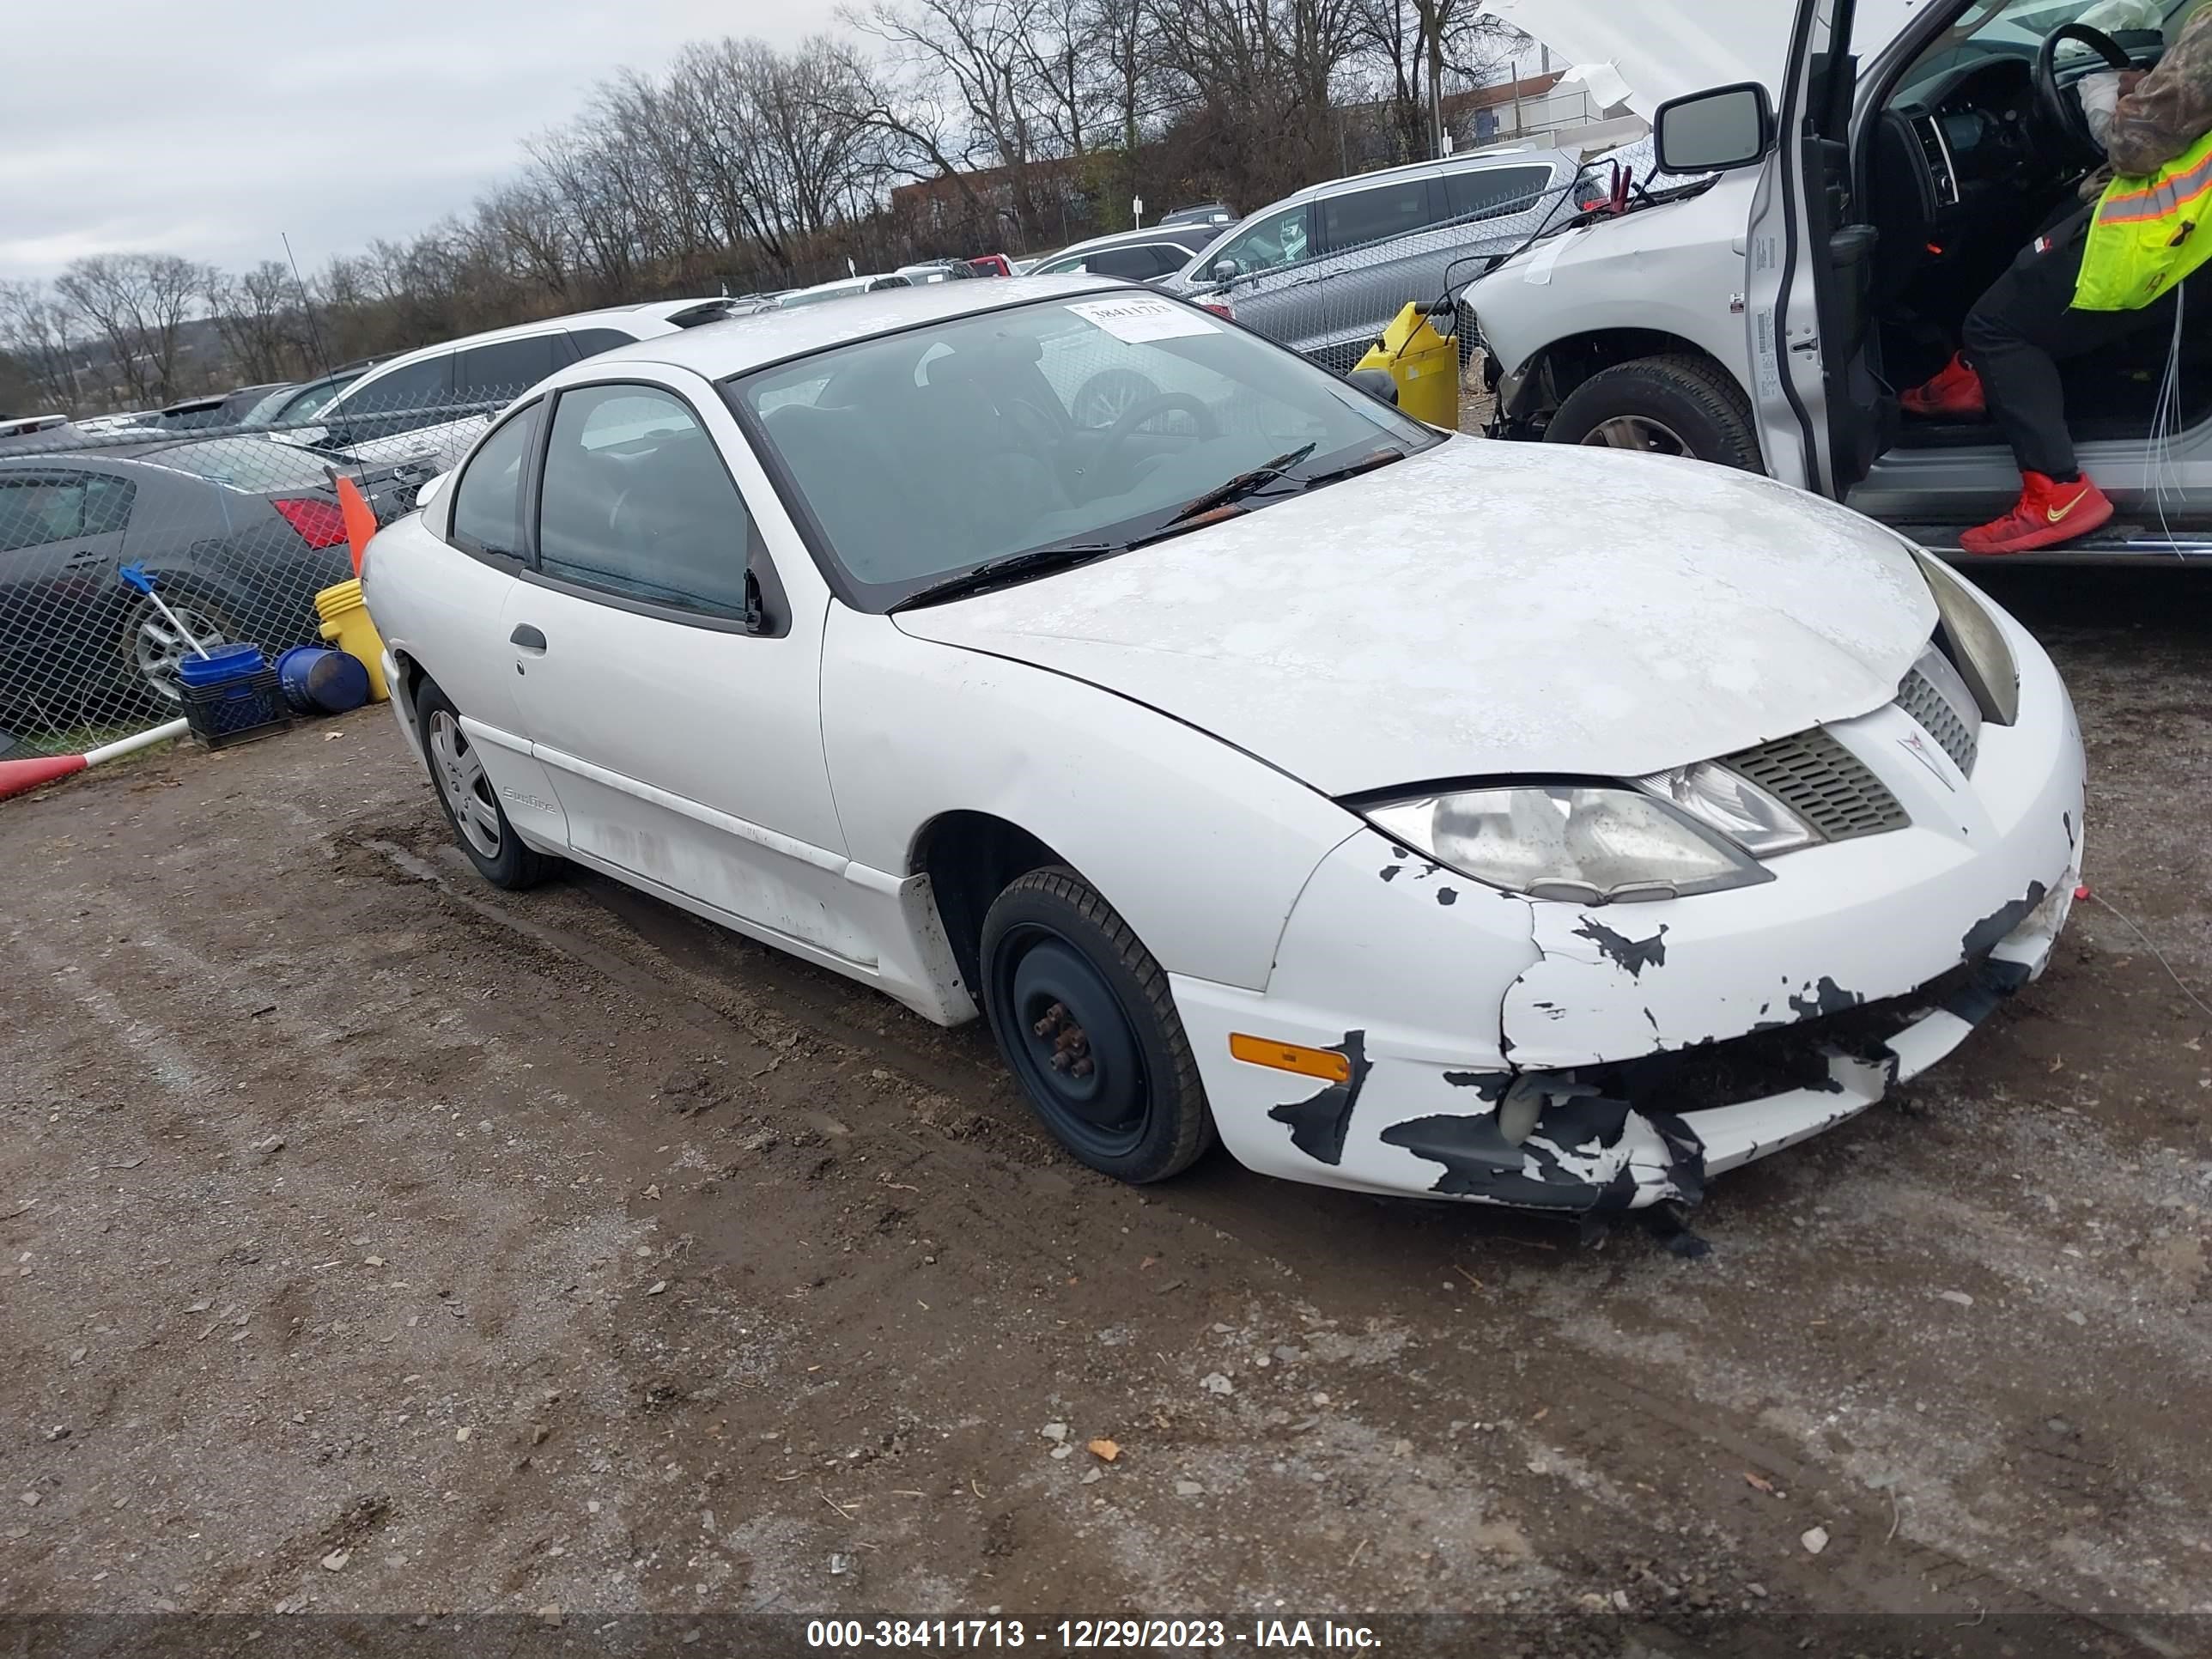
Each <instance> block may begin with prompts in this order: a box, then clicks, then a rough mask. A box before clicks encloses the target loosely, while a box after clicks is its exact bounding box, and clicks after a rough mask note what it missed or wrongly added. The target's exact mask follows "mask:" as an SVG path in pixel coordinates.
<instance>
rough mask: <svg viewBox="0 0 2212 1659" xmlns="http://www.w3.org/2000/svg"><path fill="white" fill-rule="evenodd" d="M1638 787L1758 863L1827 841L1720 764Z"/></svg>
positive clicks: (1679, 770)
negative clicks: (1822, 840)
mask: <svg viewBox="0 0 2212 1659" xmlns="http://www.w3.org/2000/svg"><path fill="white" fill-rule="evenodd" d="M1636 784H1637V787H1638V788H1639V789H1648V790H1650V792H1651V793H1653V794H1655V795H1656V796H1658V797H1659V798H1660V799H1662V800H1671V801H1673V802H1674V805H1677V806H1679V807H1680V808H1681V809H1682V810H1683V811H1685V812H1687V813H1688V814H1689V815H1690V816H1691V817H1693V818H1695V819H1697V820H1698V822H1699V823H1702V824H1704V825H1705V826H1706V827H1707V828H1708V829H1717V830H1719V831H1720V832H1721V834H1723V836H1727V837H1728V838H1729V841H1730V842H1734V843H1735V845H1736V846H1738V847H1741V848H1743V850H1744V851H1745V852H1747V853H1748V854H1751V855H1752V856H1753V858H1759V859H1771V858H1773V857H1775V856H1776V855H1777V854H1782V853H1794V852H1796V850H1797V849H1798V848H1801V847H1811V846H1814V844H1816V843H1817V842H1820V840H1821V838H1822V837H1821V836H1820V831H1819V830H1817V829H1814V828H1813V826H1812V825H1811V824H1809V823H1806V822H1805V820H1804V819H1802V818H1801V817H1798V816H1797V814H1796V813H1795V812H1793V811H1790V809H1789V808H1788V807H1786V806H1784V805H1783V804H1782V803H1781V802H1780V801H1779V800H1777V799H1775V798H1774V797H1773V796H1772V795H1771V794H1769V793H1767V792H1766V791H1765V790H1764V789H1762V788H1760V787H1759V786H1758V785H1757V784H1755V783H1753V781H1751V780H1750V779H1749V778H1747V777H1744V776H1742V775H1740V774H1738V773H1735V772H1732V771H1730V770H1729V769H1728V768H1727V767H1725V766H1723V765H1722V764H1721V763H1719V762H1717V761H1699V763H1697V764H1696V765H1694V766H1677V767H1675V768H1674V769H1672V770H1670V771H1666V772H1654V773H1652V774H1651V775H1650V776H1649V777H1643V778H1638V779H1637V780H1636Z"/></svg>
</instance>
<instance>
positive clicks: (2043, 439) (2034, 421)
mask: <svg viewBox="0 0 2212 1659" xmlns="http://www.w3.org/2000/svg"><path fill="white" fill-rule="evenodd" d="M2095 211H2096V209H2095V207H2094V206H2093V205H2088V206H2083V207H2081V208H2080V209H2078V210H2071V211H2069V212H2068V213H2067V214H2066V215H2065V216H2064V217H2063V218H2061V219H2059V220H2058V221H2057V222H2056V223H2055V224H2054V225H2052V226H2051V227H2049V228H2045V231H2044V233H2043V234H2041V235H2040V236H2039V237H2037V238H2036V240H2033V241H2032V242H2030V243H2029V244H2028V245H2027V246H2026V247H2025V248H2023V249H2021V253H2020V257H2019V258H2016V259H2015V260H2014V261H2013V262H2012V269H2011V270H2008V271H2007V272H2005V274H2004V275H2003V276H2000V277H1998V278H1997V279H1996V282H1994V283H1990V290H1989V292H1988V293H1986V294H1984V295H1982V297H1981V298H1980V299H1978V300H1977V301H1975V302H1974V308H1973V309H1972V311H1970V312H1968V313H1966V328H1965V329H1964V330H1963V331H1962V336H1961V337H1962V339H1963V342H1964V343H1965V345H1966V361H1967V362H1970V363H1972V365H1973V366H1974V367H1975V368H1977V369H1978V370H1980V371H1981V376H1982V386H1983V389H1984V391H1985V392H1987V393H1988V394H1989V400H1990V415H1991V416H1994V417H1995V419H1996V423H1997V425H1998V426H1999V427H2000V428H2002V429H2003V432H2004V435H2005V441H2006V442H2007V443H2008V444H2010V445H2011V446H2012V453H2013V459H2015V460H2016V461H2017V462H2019V463H2020V469H2021V471H2023V472H2040V473H2043V474H2044V475H2045V477H2051V478H2055V479H2057V480H2058V482H2060V483H2069V482H2070V481H2071V480H2073V479H2075V478H2077V477H2080V476H2081V467H2080V466H2079V465H2078V464H2077V463H2076V462H2075V459H2074V438H2073V435H2072V434H2071V433H2069V432H2068V431H2067V429H2066V394H2065V390H2064V387H2063V386H2062V384H2061V383H2060V380H2059V378H2058V365H2059V363H2060V362H2062V361H2063V360H2064V359H2066V358H2068V357H2078V356H2081V354H2082V353H2084V352H2087V351H2094V350H2096V349H2098V348H2099V347H2100V346H2107V345H2111V344H2112V343H2113V342H2115V341H2118V340H2124V339H2125V338H2126V337H2128V336H2129V335H2130V334H2134V333H2136V331H2139V330H2142V329H2146V328H2149V327H2151V326H2153V325H2154V324H2158V323H2160V322H2163V323H2164V324H2165V325H2166V327H2167V328H2168V329H2171V328H2172V326H2173V306H2174V297H2173V295H2172V294H2166V295H2161V296H2160V299H2159V300H2158V301H2157V302H2156V303H2155V304H2153V305H2150V306H2148V307H2145V308H2144V309H2142V310H2141V311H2076V310H2075V309H2074V285H2075V280H2076V279H2077V278H2078V277H2079V276H2081V254H2082V252H2083V250H2084V249H2085V248H2086V247H2087V246H2088V230H2089V216H2090V215H2091V214H2092V213H2093V212H2095Z"/></svg>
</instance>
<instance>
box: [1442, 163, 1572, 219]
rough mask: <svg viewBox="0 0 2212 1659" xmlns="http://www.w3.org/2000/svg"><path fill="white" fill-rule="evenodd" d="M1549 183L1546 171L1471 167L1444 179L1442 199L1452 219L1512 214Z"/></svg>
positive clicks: (1531, 201) (1550, 171) (1532, 200)
mask: <svg viewBox="0 0 2212 1659" xmlns="http://www.w3.org/2000/svg"><path fill="white" fill-rule="evenodd" d="M1551 182H1552V170H1551V168H1549V167H1472V168H1469V169H1468V171H1467V172H1465V173H1446V174H1445V175H1444V199H1445V201H1446V202H1447V203H1448V204H1449V206H1450V208H1451V216H1452V217H1453V218H1455V219H1472V218H1477V217H1487V216H1492V215H1495V214H1502V213H1516V212H1518V211H1519V210H1521V209H1522V208H1524V207H1528V206H1530V205H1532V204H1534V200H1535V198H1536V197H1537V196H1539V195H1540V194H1541V193H1542V191H1543V190H1544V188H1545V186H1547V185H1549V184H1550V183H1551Z"/></svg>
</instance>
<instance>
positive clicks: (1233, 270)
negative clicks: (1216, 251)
mask: <svg viewBox="0 0 2212 1659" xmlns="http://www.w3.org/2000/svg"><path fill="white" fill-rule="evenodd" d="M1243 274H1244V268H1243V266H1242V265H1240V264H1237V261H1236V260H1234V259H1216V260H1215V261H1214V262H1213V280H1214V281H1215V282H1217V283H1233V282H1235V281H1236V280H1237V278H1238V277H1239V276H1243Z"/></svg>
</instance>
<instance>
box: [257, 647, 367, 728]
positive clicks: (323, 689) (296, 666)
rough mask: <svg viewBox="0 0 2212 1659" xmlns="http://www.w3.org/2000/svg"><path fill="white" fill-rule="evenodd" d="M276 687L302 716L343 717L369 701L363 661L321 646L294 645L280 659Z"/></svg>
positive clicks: (277, 667) (277, 660) (277, 666)
mask: <svg viewBox="0 0 2212 1659" xmlns="http://www.w3.org/2000/svg"><path fill="white" fill-rule="evenodd" d="M276 684H278V685H279V686H280V687H281V688H283V693H284V701H285V702H289V703H290V704H291V705H292V707H293V708H295V709H296V710H297V711H299V712H300V713H301V714H344V713H345V712H346V710H348V709H349V708H360V707H361V706H362V704H363V703H365V702H368V669H367V668H366V667H364V666H362V660H361V659H360V658H359V657H356V656H354V655H352V654H351V653H349V652H344V651H330V650H325V648H324V647H321V646H319V645H295V646H294V647H292V648H291V649H290V650H289V651H287V652H286V653H284V654H283V656H281V657H279V658H277V659H276Z"/></svg>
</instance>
